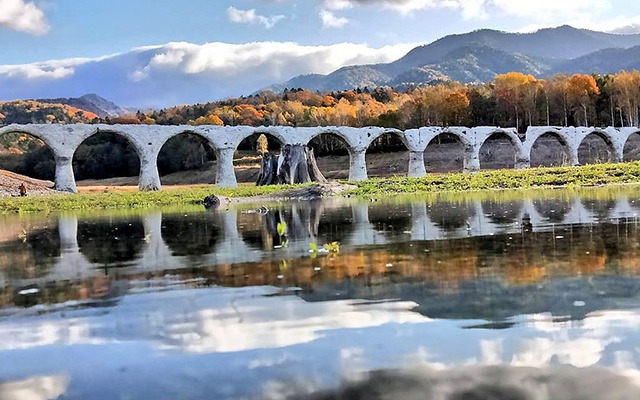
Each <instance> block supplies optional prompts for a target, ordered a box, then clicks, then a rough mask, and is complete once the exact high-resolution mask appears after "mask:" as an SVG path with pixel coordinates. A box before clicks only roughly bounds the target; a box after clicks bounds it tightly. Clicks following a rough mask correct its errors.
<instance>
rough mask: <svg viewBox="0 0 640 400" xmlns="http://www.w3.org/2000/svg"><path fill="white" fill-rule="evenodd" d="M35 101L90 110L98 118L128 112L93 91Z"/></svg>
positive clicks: (116, 115)
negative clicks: (74, 95)
mask: <svg viewBox="0 0 640 400" xmlns="http://www.w3.org/2000/svg"><path fill="white" fill-rule="evenodd" d="M35 101H37V102H40V103H57V104H66V105H69V106H72V107H76V108H79V109H81V110H85V111H89V112H92V113H94V114H96V115H97V116H99V117H100V118H105V117H118V116H121V115H125V114H128V113H129V111H128V110H127V109H125V108H123V107H120V106H119V105H117V104H116V103H114V102H112V101H110V100H107V99H105V98H104V97H100V96H98V95H97V94H95V93H89V94H85V95H82V96H80V97H59V98H45V99H35Z"/></svg>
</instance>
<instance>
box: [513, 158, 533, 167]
mask: <svg viewBox="0 0 640 400" xmlns="http://www.w3.org/2000/svg"><path fill="white" fill-rule="evenodd" d="M525 168H531V159H530V158H529V157H517V158H516V163H515V169H525Z"/></svg>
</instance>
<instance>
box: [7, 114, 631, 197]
mask: <svg viewBox="0 0 640 400" xmlns="http://www.w3.org/2000/svg"><path fill="white" fill-rule="evenodd" d="M105 132H108V133H114V134H117V135H121V136H123V137H125V138H126V139H127V140H128V141H129V142H130V143H131V144H132V145H133V147H134V148H135V150H136V152H137V155H138V157H139V159H140V176H139V180H138V187H139V189H140V190H159V189H160V188H161V184H160V175H159V173H158V167H157V159H158V154H159V153H160V150H161V149H162V146H163V145H164V144H165V143H166V142H167V141H168V140H169V139H171V138H173V137H175V136H178V135H181V134H194V135H197V136H200V137H202V138H203V139H204V140H206V141H208V142H209V143H210V144H211V146H212V148H213V149H214V151H215V153H216V158H217V160H218V162H217V163H216V164H217V171H216V184H217V185H218V186H222V187H233V186H236V185H237V181H236V175H235V172H234V167H233V154H234V152H235V151H236V149H237V148H238V145H239V144H240V143H241V142H242V141H243V140H244V139H246V138H248V137H250V136H252V135H254V134H260V133H264V134H266V135H269V136H271V137H273V138H275V139H276V140H278V141H279V142H280V143H281V144H282V145H286V144H309V142H310V141H311V140H313V139H314V138H316V137H317V136H320V135H323V134H330V135H333V136H337V137H339V138H340V139H342V141H344V143H345V145H346V147H347V150H348V152H349V159H350V164H349V180H353V181H358V180H364V179H367V168H366V159H365V154H366V151H367V149H368V148H369V146H370V145H371V144H372V143H373V142H374V141H375V140H376V139H378V138H379V137H381V136H382V135H386V134H392V135H396V136H397V137H398V138H399V139H400V140H401V141H402V142H403V143H404V145H405V146H406V148H407V149H408V151H409V152H410V157H409V166H408V170H407V176H410V177H420V176H425V175H426V169H425V162H424V161H425V160H424V153H425V150H426V148H427V146H428V145H429V144H430V143H431V142H432V141H434V140H436V139H437V138H439V137H442V135H448V136H450V137H451V136H452V137H454V138H455V140H456V141H458V142H459V143H460V145H461V146H462V149H463V154H464V157H463V158H464V160H463V169H464V171H468V172H474V171H478V170H479V169H480V149H481V148H482V146H483V145H484V144H485V142H487V141H488V140H489V139H490V138H494V137H503V138H506V139H508V141H509V143H510V144H511V145H512V147H513V151H514V154H515V167H516V168H527V167H529V166H530V165H531V155H532V153H535V151H536V147H535V146H534V145H535V144H536V142H537V141H538V140H539V139H540V138H541V137H542V136H553V137H555V139H557V142H558V143H559V145H560V146H561V147H562V150H563V151H564V152H565V154H566V155H567V157H566V161H565V162H564V164H565V165H578V164H579V160H578V148H579V147H580V145H581V144H582V143H583V141H584V140H585V138H587V137H588V136H591V135H595V136H598V137H600V138H601V139H602V140H604V142H605V143H606V145H607V147H608V150H609V152H610V154H612V155H613V157H612V158H613V160H614V161H616V162H619V161H622V160H623V157H624V149H625V145H626V144H627V141H628V140H629V138H630V137H631V136H632V135H634V134H636V133H637V134H640V128H612V127H609V128H586V127H579V128H575V127H552V126H539V127H529V128H528V129H527V132H526V133H525V135H524V137H521V136H520V135H518V133H517V131H516V129H515V128H499V127H475V128H467V127H424V128H418V129H409V130H406V131H401V130H397V129H390V128H381V127H364V128H352V127H308V128H307V127H304V128H295V127H286V126H272V127H257V128H256V127H249V126H212V125H202V126H189V125H176V126H164V125H104V124H97V125H88V124H72V125H49V124H28V125H17V124H12V125H7V126H4V127H0V135H2V134H5V133H22V134H28V135H31V136H34V137H36V138H38V139H40V140H42V141H43V142H44V143H45V144H46V145H47V146H48V147H49V148H50V149H51V150H52V152H53V155H54V158H55V165H56V171H55V188H56V189H58V190H63V191H68V192H76V191H77V190H76V182H75V177H74V173H73V166H72V161H73V156H74V154H75V152H76V150H77V149H78V147H79V146H80V145H81V144H82V143H83V142H84V141H85V140H87V139H88V138H90V137H92V136H94V135H97V134H100V133H105Z"/></svg>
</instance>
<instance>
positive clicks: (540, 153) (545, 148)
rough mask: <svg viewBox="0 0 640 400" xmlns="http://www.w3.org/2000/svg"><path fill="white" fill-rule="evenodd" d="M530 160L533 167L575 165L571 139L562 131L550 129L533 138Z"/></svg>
mask: <svg viewBox="0 0 640 400" xmlns="http://www.w3.org/2000/svg"><path fill="white" fill-rule="evenodd" d="M531 140H532V142H531V145H530V148H529V159H530V160H531V166H532V167H540V166H542V167H555V166H561V165H572V164H574V162H573V160H572V157H573V151H572V149H571V139H570V138H569V137H568V136H567V135H566V134H565V133H564V132H562V131H560V130H555V129H549V130H546V131H544V132H541V133H540V134H538V135H536V137H534V138H531Z"/></svg>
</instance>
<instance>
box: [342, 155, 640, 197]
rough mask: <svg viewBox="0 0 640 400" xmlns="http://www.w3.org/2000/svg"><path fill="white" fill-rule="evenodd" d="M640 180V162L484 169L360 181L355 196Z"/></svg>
mask: <svg viewBox="0 0 640 400" xmlns="http://www.w3.org/2000/svg"><path fill="white" fill-rule="evenodd" d="M623 183H640V162H632V163H621V164H595V165H587V166H581V167H558V168H528V169H521V170H494V171H481V172H478V173H474V174H463V173H452V174H430V175H428V176H426V177H424V178H406V177H398V178H383V179H369V180H366V181H362V182H357V183H356V185H357V188H356V189H354V190H351V191H349V192H348V194H350V195H355V196H372V197H373V196H380V195H396V194H409V193H436V192H454V193H455V192H467V191H481V190H495V189H529V188H550V187H581V186H598V185H609V184H623Z"/></svg>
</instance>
